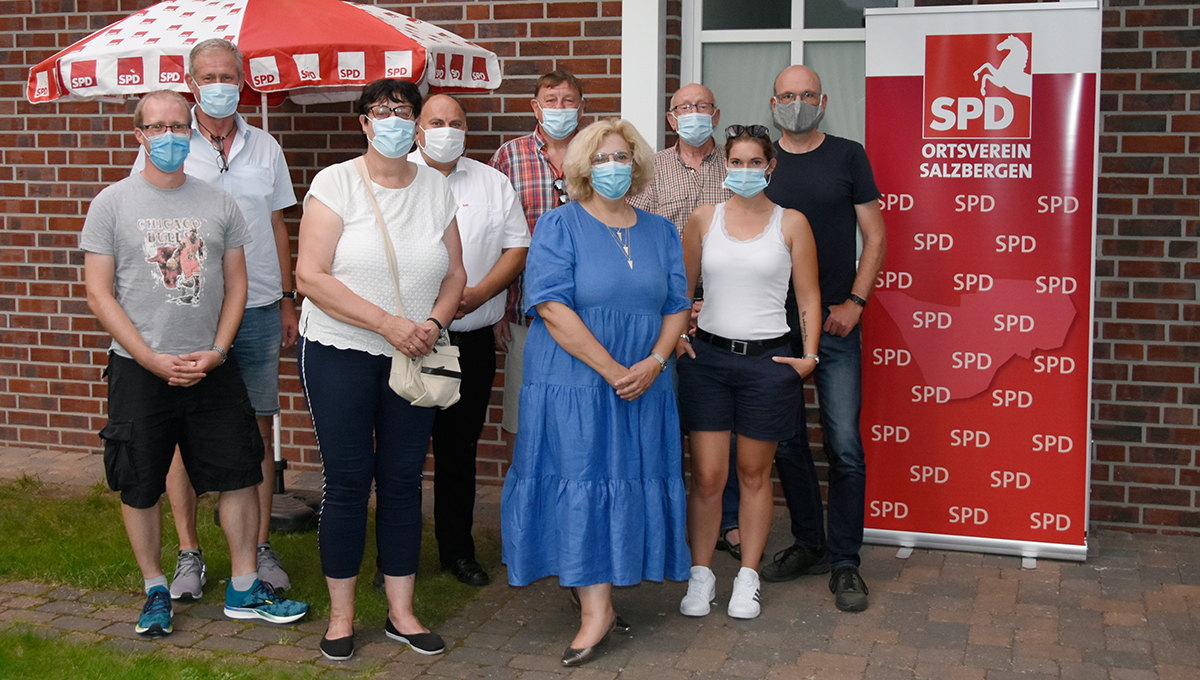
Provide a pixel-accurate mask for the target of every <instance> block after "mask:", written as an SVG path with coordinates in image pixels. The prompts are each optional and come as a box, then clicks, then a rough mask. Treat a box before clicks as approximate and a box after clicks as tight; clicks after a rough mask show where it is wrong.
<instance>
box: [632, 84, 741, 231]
mask: <svg viewBox="0 0 1200 680" xmlns="http://www.w3.org/2000/svg"><path fill="white" fill-rule="evenodd" d="M720 121H721V110H720V109H718V108H717V107H716V105H715V103H714V97H713V93H712V90H710V89H708V88H707V87H704V86H703V85H700V84H698V83H692V84H691V85H684V86H683V87H681V88H679V90H677V91H676V92H675V96H673V97H671V109H670V111H669V112H668V113H667V122H669V123H670V124H671V128H672V129H673V130H675V132H676V133H677V134H678V135H679V143H677V144H676V145H675V146H672V147H670V148H668V149H663V150H662V151H659V152H658V153H657V154H655V155H654V182H652V183H651V184H650V186H648V187H646V188H645V189H644V190H643V191H642V193H640V194H638V195H637V196H634V197H633V199H631V200H630V201H629V202H630V204H632V205H633V207H635V208H640V209H642V210H646V211H648V212H652V213H655V214H656V215H662V216H663V217H665V218H667V219H668V220H671V221H672V222H674V223H675V227H676V228H678V229H679V234H680V235H681V236H682V235H683V227H684V225H686V224H687V220H688V217H689V216H691V214H692V211H693V210H695V209H696V206H699V205H716V204H717V203H723V202H725V201H727V200H729V195H730V192H729V190H728V189H726V188H725V184H724V182H725V147H723V146H718V145H717V144H716V142H714V141H713V137H712V133H713V128H714V127H715V126H716V125H717V124H718V123H719V122H720Z"/></svg>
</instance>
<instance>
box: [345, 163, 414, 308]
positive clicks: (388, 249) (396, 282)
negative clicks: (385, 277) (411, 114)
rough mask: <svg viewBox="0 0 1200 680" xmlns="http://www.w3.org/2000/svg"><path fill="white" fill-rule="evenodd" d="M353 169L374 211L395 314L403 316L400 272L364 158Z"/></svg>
mask: <svg viewBox="0 0 1200 680" xmlns="http://www.w3.org/2000/svg"><path fill="white" fill-rule="evenodd" d="M354 167H355V169H357V170H358V176H359V177H361V178H362V181H363V185H364V186H366V189H367V198H369V199H370V200H371V210H374V211H375V223H376V224H378V225H379V235H380V236H381V237H383V252H384V253H386V254H387V261H388V268H389V269H391V270H392V285H393V286H395V288H396V314H397V316H401V317H403V316H404V303H403V302H401V301H400V270H399V269H398V268H397V267H396V251H395V249H394V248H393V247H392V236H391V234H389V233H388V230H387V225H386V223H385V222H384V221H383V213H381V212H379V204H378V203H376V202H375V187H374V186H373V185H372V183H371V173H370V171H368V170H367V161H366V158H365V157H364V156H359V157H358V158H355V159H354Z"/></svg>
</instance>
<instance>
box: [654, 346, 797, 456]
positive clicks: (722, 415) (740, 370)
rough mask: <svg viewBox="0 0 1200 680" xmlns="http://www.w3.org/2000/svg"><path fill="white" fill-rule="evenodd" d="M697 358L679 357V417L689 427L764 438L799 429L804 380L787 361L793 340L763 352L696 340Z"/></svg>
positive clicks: (775, 439)
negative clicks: (783, 361)
mask: <svg viewBox="0 0 1200 680" xmlns="http://www.w3.org/2000/svg"><path fill="white" fill-rule="evenodd" d="M692 350H693V351H695V352H696V358H695V359H693V358H691V357H689V356H688V355H686V354H684V355H683V356H681V357H679V361H678V371H679V422H680V425H681V426H682V427H683V429H684V430H686V431H688V432H724V431H726V430H731V431H733V432H734V433H736V434H739V435H742V436H743V437H749V438H750V439H757V440H758V441H764V442H779V441H784V440H786V439H791V438H792V437H793V436H795V434H796V428H797V427H798V426H801V424H800V423H798V422H797V421H798V415H799V414H800V403H801V401H800V400H801V399H803V394H804V393H803V388H804V380H803V379H802V378H801V377H800V374H799V373H797V372H796V369H794V368H792V367H791V366H789V365H788V364H779V363H775V361H774V360H772V358H771V357H777V356H782V357H790V356H792V350H791V346H790V345H784V346H783V347H777V348H775V349H770V350H767V351H766V352H764V353H762V354H759V355H758V356H745V355H741V354H734V353H733V352H730V351H729V350H727V349H720V348H718V347H715V346H713V345H710V344H709V343H707V342H704V341H703V340H698V339H697V340H695V341H694V342H693V343H692Z"/></svg>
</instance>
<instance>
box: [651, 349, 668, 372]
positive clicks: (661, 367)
mask: <svg viewBox="0 0 1200 680" xmlns="http://www.w3.org/2000/svg"><path fill="white" fill-rule="evenodd" d="M650 358H651V359H654V360H655V361H657V362H658V372H659V373H662V372H663V371H665V370H667V360H666V359H664V358H663V357H662V355H661V354H659V353H658V352H651V353H650Z"/></svg>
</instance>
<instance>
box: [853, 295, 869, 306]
mask: <svg viewBox="0 0 1200 680" xmlns="http://www.w3.org/2000/svg"><path fill="white" fill-rule="evenodd" d="M850 301H851V302H853V303H854V304H856V305H858V306H859V307H866V306H867V301H866V300H864V299H862V298H860V297H859V296H857V295H855V294H854V293H851V294H850Z"/></svg>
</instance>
